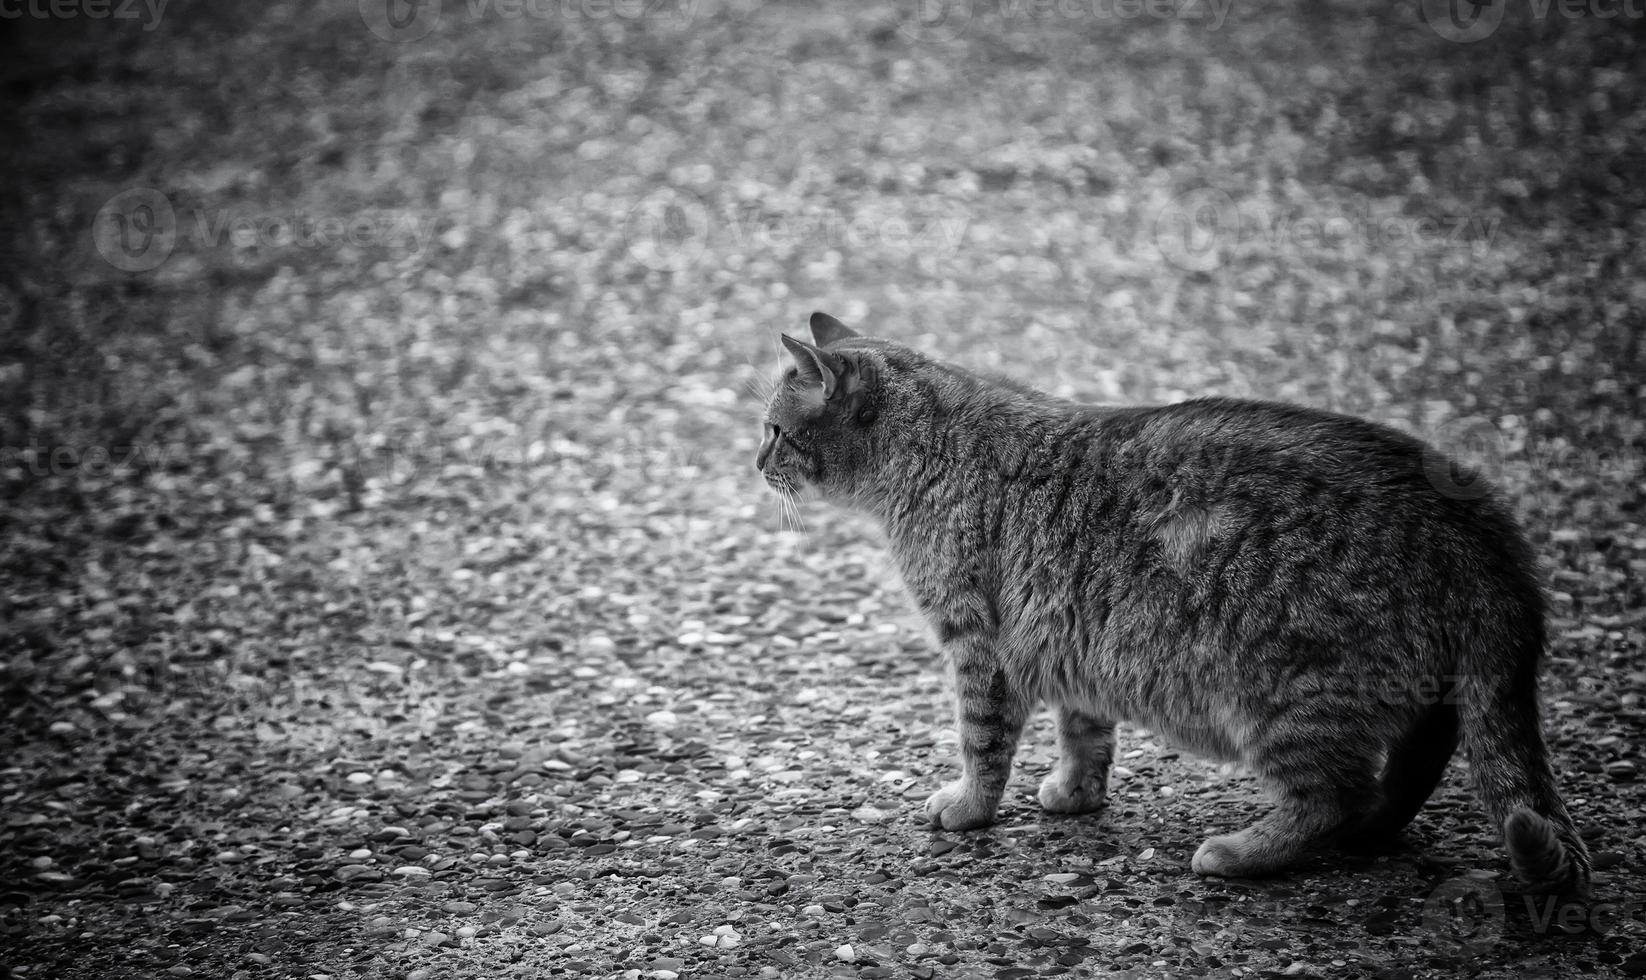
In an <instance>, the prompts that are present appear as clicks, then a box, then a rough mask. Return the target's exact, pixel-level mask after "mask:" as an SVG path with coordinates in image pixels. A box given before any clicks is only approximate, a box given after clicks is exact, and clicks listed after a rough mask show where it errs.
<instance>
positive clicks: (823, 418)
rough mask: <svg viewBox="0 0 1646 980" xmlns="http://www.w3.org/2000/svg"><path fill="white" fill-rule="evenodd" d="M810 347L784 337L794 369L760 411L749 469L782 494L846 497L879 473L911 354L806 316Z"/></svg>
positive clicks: (826, 317)
mask: <svg viewBox="0 0 1646 980" xmlns="http://www.w3.org/2000/svg"><path fill="white" fill-rule="evenodd" d="M811 328H812V339H813V340H814V341H815V343H810V344H808V343H806V342H805V341H803V340H796V339H795V338H793V337H790V336H788V335H787V334H784V335H783V346H784V347H786V348H787V349H788V351H789V354H790V356H791V357H792V358H793V364H792V365H791V366H790V367H789V368H788V370H786V371H784V373H783V376H782V377H781V378H780V379H778V382H777V388H776V390H775V391H774V392H773V393H772V397H771V401H770V402H769V403H768V404H767V405H766V417H765V436H764V438H763V439H761V442H760V452H759V454H758V455H757V456H756V457H755V466H756V467H757V468H758V469H759V470H760V471H761V472H762V473H763V474H764V475H765V477H766V482H767V483H769V484H771V486H773V487H774V488H776V489H778V490H780V491H783V492H785V493H794V492H796V491H798V490H800V489H802V488H808V487H809V488H813V489H816V490H819V491H821V492H822V493H823V494H824V495H826V496H831V497H846V496H851V495H853V494H855V493H857V492H859V491H861V490H863V489H865V488H866V486H868V484H869V483H871V482H872V481H873V480H874V479H875V478H876V475H877V474H878V472H879V470H880V468H881V464H882V461H883V456H884V452H885V447H886V441H887V440H886V438H885V434H886V432H887V428H888V426H896V425H897V424H898V416H899V415H900V414H901V413H900V410H899V409H900V402H901V401H903V399H901V398H900V397H899V392H900V390H901V388H902V387H903V386H902V385H901V384H900V383H899V381H900V376H901V375H903V374H905V373H906V367H907V365H905V364H904V363H903V362H904V361H906V360H908V359H909V358H910V357H917V356H918V355H914V353H913V352H912V351H907V350H905V349H904V348H902V347H900V346H898V345H896V344H891V343H888V342H887V341H884V340H875V339H871V338H868V337H863V336H860V335H859V334H858V333H857V332H855V331H853V330H852V329H851V328H850V327H847V326H846V325H845V324H843V323H841V322H840V321H839V320H836V319H835V318H834V317H832V316H829V315H828V314H827V313H813V314H812V319H811Z"/></svg>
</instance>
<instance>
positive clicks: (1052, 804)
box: [1040, 772, 1108, 813]
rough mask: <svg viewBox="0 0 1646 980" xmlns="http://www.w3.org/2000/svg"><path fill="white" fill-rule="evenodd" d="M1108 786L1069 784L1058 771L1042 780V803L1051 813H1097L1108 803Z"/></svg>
mask: <svg viewBox="0 0 1646 980" xmlns="http://www.w3.org/2000/svg"><path fill="white" fill-rule="evenodd" d="M1107 789H1108V787H1106V786H1101V785H1099V786H1093V785H1089V784H1081V783H1075V784H1074V785H1072V786H1071V785H1069V783H1068V782H1067V781H1066V780H1064V779H1063V778H1062V777H1061V776H1059V775H1058V774H1057V773H1055V772H1054V773H1052V774H1051V775H1050V776H1047V777H1046V778H1045V779H1043V780H1041V781H1040V805H1041V806H1042V807H1044V808H1045V809H1046V810H1047V811H1048V812H1051V813H1095V812H1097V811H1098V810H1101V809H1103V807H1104V806H1105V805H1106V804H1107V802H1108V801H1107V799H1106V798H1105V797H1106V791H1107Z"/></svg>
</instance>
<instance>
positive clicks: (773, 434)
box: [754, 422, 783, 472]
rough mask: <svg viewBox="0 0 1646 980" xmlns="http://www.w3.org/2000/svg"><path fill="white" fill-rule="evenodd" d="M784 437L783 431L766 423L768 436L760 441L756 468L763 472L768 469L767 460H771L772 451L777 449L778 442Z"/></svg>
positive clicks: (756, 456) (756, 455) (755, 461)
mask: <svg viewBox="0 0 1646 980" xmlns="http://www.w3.org/2000/svg"><path fill="white" fill-rule="evenodd" d="M782 437H783V430H782V429H779V428H778V427H777V426H775V425H773V424H771V423H770V422H767V423H766V435H765V437H764V438H762V439H761V440H760V452H758V453H756V454H755V457H754V468H755V469H757V470H760V471H762V472H764V471H765V469H766V460H768V459H770V458H771V455H772V450H774V449H776V448H777V440H779V439H781V438H782Z"/></svg>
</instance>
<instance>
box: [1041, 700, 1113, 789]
mask: <svg viewBox="0 0 1646 980" xmlns="http://www.w3.org/2000/svg"><path fill="white" fill-rule="evenodd" d="M1056 714H1057V752H1058V760H1057V768H1056V769H1054V770H1052V772H1051V774H1050V775H1048V776H1047V777H1046V778H1045V779H1044V780H1043V781H1042V782H1041V784H1040V805H1041V806H1043V807H1045V808H1046V809H1047V810H1050V811H1051V812H1053V813H1091V812H1092V811H1094V810H1100V809H1102V808H1103V804H1104V802H1105V799H1104V797H1105V795H1106V794H1107V792H1108V789H1109V766H1110V765H1112V764H1113V763H1114V745H1115V740H1114V722H1112V721H1108V720H1106V719H1103V718H1099V717H1097V716H1095V715H1089V714H1086V713H1085V712H1083V711H1078V710H1076V709H1074V708H1071V707H1069V706H1068V705H1063V704H1060V705H1057V707H1056Z"/></svg>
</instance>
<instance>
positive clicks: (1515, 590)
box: [758, 314, 1589, 894]
mask: <svg viewBox="0 0 1646 980" xmlns="http://www.w3.org/2000/svg"><path fill="white" fill-rule="evenodd" d="M813 331H814V336H815V340H816V343H815V344H806V343H804V342H801V341H798V340H793V339H792V338H787V337H785V338H784V342H785V344H786V345H787V346H788V347H789V349H790V351H791V353H792V354H793V355H794V359H795V365H794V368H793V369H791V370H790V371H789V372H788V373H787V374H786V375H785V376H784V378H783V380H782V381H781V382H780V384H779V386H778V389H777V391H776V393H775V394H774V395H773V398H772V400H771V404H770V405H769V407H768V410H767V417H766V424H767V430H766V440H765V442H764V443H763V445H762V448H761V453H760V457H759V460H758V465H759V466H760V468H761V469H762V470H763V471H764V473H765V475H766V478H767V480H768V481H769V482H770V483H771V484H772V485H773V486H774V487H777V488H778V489H780V490H783V491H785V492H792V491H794V490H796V489H798V488H801V487H810V488H813V489H815V490H816V491H818V492H820V493H821V494H822V495H823V496H825V497H827V498H829V499H831V500H833V501H835V502H837V503H840V504H842V505H846V506H850V507H854V508H858V509H861V510H864V511H867V512H869V513H870V514H872V515H874V516H876V517H877V518H878V519H879V520H880V521H881V522H882V524H883V525H884V527H885V529H886V533H887V538H888V541H889V542H890V547H891V549H892V551H893V553H894V555H895V557H896V559H897V562H898V564H899V566H900V568H901V570H902V573H903V579H904V582H905V584H906V586H907V588H908V590H909V592H910V593H911V595H912V596H913V598H914V600H915V601H916V602H917V603H918V604H919V606H920V608H921V610H922V611H923V612H924V613H925V615H926V616H927V618H928V619H929V620H930V622H931V623H932V625H933V627H934V629H935V631H936V633H937V636H938V639H939V642H940V645H941V647H942V651H943V656H944V658H945V661H946V663H947V665H948V668H949V670H950V672H951V675H952V678H953V682H954V686H955V693H956V701H957V716H958V722H959V731H960V738H961V745H960V750H961V763H962V769H961V775H960V778H959V779H958V780H956V781H955V782H952V783H950V784H948V785H946V786H944V787H943V788H942V789H940V790H938V791H937V793H935V794H934V795H933V796H932V797H931V800H930V801H929V802H928V804H927V814H928V816H929V818H930V820H931V821H932V822H933V823H934V824H936V825H937V826H940V827H943V828H946V829H952V830H966V829H970V828H974V827H981V826H984V825H986V824H988V823H990V822H991V821H992V820H993V818H994V814H995V810H996V807H997V806H998V804H999V802H1000V798H1001V795H1002V793H1003V792H1004V790H1005V786H1006V781H1007V777H1008V775H1009V773H1010V770H1011V761H1012V755H1013V753H1014V751H1015V749H1016V745H1017V740H1018V737H1019V734H1020V732H1021V731H1022V727H1023V724H1024V722H1025V720H1026V719H1027V717H1028V715H1029V712H1030V711H1031V710H1032V709H1033V708H1035V707H1036V706H1037V705H1038V704H1040V703H1042V702H1044V703H1047V704H1050V705H1051V706H1052V707H1053V709H1054V711H1055V712H1056V717H1057V722H1058V741H1059V746H1060V750H1061V761H1060V763H1059V764H1058V766H1057V768H1056V770H1055V771H1054V772H1053V773H1052V774H1051V775H1050V776H1048V777H1047V779H1046V781H1045V782H1044V783H1043V784H1042V786H1041V788H1040V800H1041V803H1042V804H1043V805H1044V806H1045V807H1046V809H1048V810H1052V811H1058V812H1085V811H1091V810H1095V809H1097V808H1099V807H1100V806H1101V805H1102V803H1103V796H1104V791H1105V787H1106V783H1107V778H1108V770H1109V765H1110V762H1111V761H1112V757H1113V746H1114V725H1115V724H1116V723H1117V722H1122V721H1124V722H1129V723H1133V724H1137V725H1141V726H1144V727H1147V728H1149V729H1150V730H1152V731H1156V732H1159V733H1161V734H1162V735H1164V736H1165V737H1167V738H1169V739H1172V740H1173V741H1175V742H1177V743H1179V744H1181V745H1183V746H1184V747H1186V748H1188V749H1191V750H1193V751H1196V752H1199V753H1202V754H1204V755H1207V756H1211V757H1213V758H1218V759H1226V760H1233V761H1238V762H1241V763H1243V764H1244V765H1246V766H1247V767H1248V768H1249V769H1251V770H1252V771H1253V772H1255V773H1256V774H1257V775H1258V776H1259V777H1260V778H1261V779H1262V781H1263V783H1264V784H1265V786H1266V787H1267V789H1268V790H1269V791H1270V793H1271V795H1272V796H1273V797H1274V801H1275V807H1274V809H1273V810H1272V811H1271V812H1269V813H1268V814H1267V815H1266V816H1264V817H1263V818H1262V819H1261V820H1259V821H1258V822H1257V823H1255V824H1253V825H1252V826H1250V827H1247V828H1245V829H1243V830H1239V831H1237V832H1234V833H1230V834H1224V835H1221V836H1216V837H1212V838H1211V839H1209V840H1207V841H1206V842H1205V843H1204V844H1203V845H1202V846H1201V848H1200V850H1199V851H1198V852H1197V853H1196V855H1195V857H1194V862H1193V865H1194V869H1195V870H1196V871H1198V872H1201V873H1204V874H1216V875H1228V876H1252V875H1261V874H1266V873H1271V872H1276V871H1279V870H1281V869H1284V868H1286V867H1287V866H1289V865H1291V864H1293V863H1295V862H1296V861H1297V860H1298V859H1299V858H1300V857H1301V856H1303V855H1304V854H1306V853H1308V852H1311V851H1313V850H1315V849H1317V848H1320V847H1322V846H1325V845H1329V844H1332V843H1334V842H1343V841H1345V840H1348V839H1352V840H1355V841H1364V840H1365V839H1366V838H1368V837H1369V836H1379V837H1384V838H1387V837H1389V836H1391V835H1395V834H1398V833H1399V831H1400V830H1401V828H1402V827H1404V826H1405V824H1406V823H1407V822H1408V821H1410V820H1411V819H1412V817H1413V816H1414V815H1415V814H1416V813H1417V811H1418V810H1419V808H1421V806H1422V805H1423V802H1424V801H1425V800H1426V799H1427V798H1428V796H1429V794H1430V792H1431V791H1432V790H1433V788H1434V786H1435V784H1436V783H1437V782H1438V781H1439V779H1440V778H1441V775H1442V773H1443V771H1444V769H1445V766H1446V763H1447V760H1449V759H1450V757H1451V755H1452V752H1453V749H1454V747H1455V745H1456V743H1457V741H1458V738H1459V732H1461V739H1462V742H1463V745H1464V746H1465V749H1466V751H1467V753H1468V756H1469V760H1470V764H1471V768H1472V770H1473V772H1474V776H1475V780H1476V783H1477V785H1478V789H1479V792H1480V796H1481V798H1482V800H1483V802H1484V803H1485V806H1486V809H1487V812H1488V813H1489V814H1490V816H1491V818H1492V820H1493V821H1494V823H1495V824H1496V825H1497V826H1498V827H1499V828H1501V829H1502V830H1503V831H1504V833H1505V839H1506V843H1507V846H1508V849H1509V852H1510V857H1511V860H1512V863H1513V865H1514V867H1515V869H1516V871H1517V872H1519V873H1520V874H1521V875H1523V876H1524V877H1525V878H1526V879H1527V882H1528V884H1529V885H1531V886H1532V887H1534V888H1537V889H1541V890H1548V891H1557V892H1564V893H1577V894H1581V893H1583V892H1585V891H1586V890H1587V888H1588V884H1589V857H1588V853H1587V851H1586V850H1585V849H1584V845H1583V842H1582V840H1581V839H1580V838H1579V837H1578V835H1577V832H1576V830H1575V829H1574V827H1573V825H1572V821H1571V819H1570V817H1569V816H1568V815H1567V813H1566V810H1565V806H1564V804H1563V803H1562V801H1561V799H1560V796H1559V793H1558V791H1557V790H1556V787H1555V781H1554V774H1553V772H1552V771H1551V768H1550V764H1549V760H1548V755H1547V752H1546V750H1545V748H1544V742H1543V735H1542V731H1541V727H1540V721H1539V710H1538V699H1537V675H1538V661H1539V658H1540V656H1541V653H1542V649H1543V645H1544V626H1543V600H1542V596H1541V593H1540V591H1539V586H1538V584H1537V580H1536V576H1535V566H1534V561H1533V557H1532V555H1531V553H1530V551H1529V549H1528V547H1527V546H1526V544H1525V542H1524V538H1523V537H1522V535H1521V533H1520V531H1519V529H1518V527H1517V525H1516V523H1515V521H1514V520H1513V518H1512V517H1511V516H1510V514H1509V513H1508V511H1507V509H1506V508H1505V507H1504V506H1503V505H1502V503H1501V502H1500V501H1499V500H1498V498H1497V497H1496V496H1495V495H1492V494H1481V493H1479V492H1478V486H1479V485H1478V484H1471V487H1470V488H1471V490H1475V491H1476V492H1472V493H1468V494H1456V493H1452V494H1448V493H1447V492H1445V490H1446V489H1447V488H1448V487H1450V486H1452V484H1446V485H1445V486H1437V485H1436V483H1435V482H1433V481H1431V480H1430V479H1429V478H1428V476H1427V475H1426V474H1428V473H1433V472H1435V471H1434V469H1433V468H1432V467H1433V466H1434V464H1435V463H1436V462H1437V461H1439V462H1440V463H1442V464H1446V463H1449V461H1447V460H1445V458H1444V457H1442V456H1439V455H1438V454H1437V453H1436V452H1435V451H1434V450H1433V449H1430V448H1428V447H1426V446H1424V445H1423V444H1422V443H1421V442H1419V441H1417V440H1415V439H1413V438H1411V437H1409V436H1406V435H1404V434H1402V433H1399V432H1397V431H1394V430H1392V429H1388V428H1385V427H1383V426H1379V425H1376V424H1373V423H1370V422H1366V421H1363V420H1360V419H1356V418H1351V417H1348V416H1342V415H1335V414H1330V413H1326V412H1321V411H1316V410H1312V409H1307V408H1300V407H1296V406H1290V405H1280V404H1270V403H1263V402H1251V401H1235V400H1230V399H1218V398H1207V399H1198V400H1195V401H1190V402H1184V403H1182V404H1177V405H1167V406H1159V407H1142V408H1107V407H1096V406H1088V405H1077V404H1073V403H1070V402H1067V401H1063V400H1059V399H1056V398H1052V397H1050V396H1047V395H1044V394H1042V393H1039V392H1037V391H1034V390H1033V389H1031V388H1028V387H1026V386H1023V385H1020V384H1016V383H1013V382H1009V381H1000V380H995V379H989V378H984V377H980V376H978V375H975V374H972V373H970V372H967V371H965V370H962V369H959V368H956V367H953V366H950V365H947V364H943V363H941V362H938V361H935V360H932V359H930V358H927V357H925V356H923V355H921V354H919V353H917V352H915V351H913V350H910V349H908V348H906V347H903V346H901V345H898V344H895V343H891V342H889V341H885V340H876V339H871V338H866V337H860V336H858V335H857V334H855V333H853V332H851V331H850V330H848V329H847V328H846V327H844V326H843V325H841V324H840V323H839V322H838V321H835V320H833V319H832V318H829V317H826V316H824V315H822V314H818V315H816V316H814V317H813ZM1465 498H1466V499H1465Z"/></svg>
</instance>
